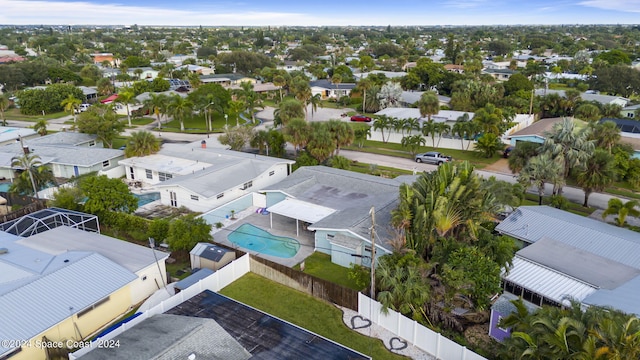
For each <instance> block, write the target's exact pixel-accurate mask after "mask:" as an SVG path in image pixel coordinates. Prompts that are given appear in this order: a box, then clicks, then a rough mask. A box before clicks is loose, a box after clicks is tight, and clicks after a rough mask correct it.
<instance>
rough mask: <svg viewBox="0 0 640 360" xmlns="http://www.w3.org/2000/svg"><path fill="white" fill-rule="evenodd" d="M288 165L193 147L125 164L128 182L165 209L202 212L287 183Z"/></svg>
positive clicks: (164, 151)
mask: <svg viewBox="0 0 640 360" xmlns="http://www.w3.org/2000/svg"><path fill="white" fill-rule="evenodd" d="M294 163H295V162H294V161H292V160H287V159H280V158H275V157H268V156H262V155H255V154H248V153H243V152H239V151H233V150H225V149H222V148H211V147H210V148H207V147H206V143H204V144H202V146H195V145H193V144H187V145H182V144H165V145H164V146H163V147H162V149H161V150H160V151H159V152H158V153H157V154H154V155H149V156H144V157H132V158H128V159H123V160H121V161H120V164H121V165H123V166H124V167H125V172H126V177H127V180H130V181H140V182H141V183H142V187H143V188H146V189H151V190H157V191H159V192H160V202H161V203H162V204H163V205H167V206H172V207H180V206H185V207H187V208H189V209H190V210H193V211H198V212H205V211H207V210H210V209H213V208H216V207H219V206H221V205H224V204H226V203H228V202H230V201H232V200H235V199H237V198H239V197H241V196H244V195H246V194H249V193H251V192H253V191H254V190H255V189H259V188H262V187H266V186H269V185H271V184H275V183H277V182H278V181H280V180H282V179H284V178H285V177H287V175H289V174H290V172H291V169H290V167H291V165H293V164H294Z"/></svg>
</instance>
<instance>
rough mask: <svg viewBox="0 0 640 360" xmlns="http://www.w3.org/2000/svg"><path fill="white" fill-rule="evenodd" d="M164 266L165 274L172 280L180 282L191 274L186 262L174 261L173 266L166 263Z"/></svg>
mask: <svg viewBox="0 0 640 360" xmlns="http://www.w3.org/2000/svg"><path fill="white" fill-rule="evenodd" d="M166 266H167V272H168V273H169V275H170V276H171V277H173V278H178V279H180V280H182V279H184V278H186V277H187V276H189V275H191V272H190V271H189V270H190V268H189V263H188V262H183V261H176V262H174V263H173V264H169V263H167V264H166ZM180 271H182V273H180V274H179V272H180Z"/></svg>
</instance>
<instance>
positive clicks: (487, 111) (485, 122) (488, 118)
mask: <svg viewBox="0 0 640 360" xmlns="http://www.w3.org/2000/svg"><path fill="white" fill-rule="evenodd" d="M504 120H505V116H504V115H503V113H502V110H501V109H499V108H497V107H496V106H495V105H493V104H491V103H489V104H487V105H485V106H484V107H483V108H480V109H478V111H476V114H475V116H474V117H473V121H474V122H475V123H477V124H478V125H480V128H481V129H482V132H483V133H485V134H487V133H491V134H495V135H498V136H500V134H502V132H503V131H504V130H505V127H506V124H505V122H504Z"/></svg>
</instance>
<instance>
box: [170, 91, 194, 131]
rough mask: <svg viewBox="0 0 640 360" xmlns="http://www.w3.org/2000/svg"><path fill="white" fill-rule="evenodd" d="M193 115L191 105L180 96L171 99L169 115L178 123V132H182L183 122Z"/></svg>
mask: <svg viewBox="0 0 640 360" xmlns="http://www.w3.org/2000/svg"><path fill="white" fill-rule="evenodd" d="M192 113H193V103H191V101H189V100H187V99H185V98H183V97H182V96H180V95H174V96H172V97H171V102H170V103H169V115H171V116H172V117H173V118H174V119H177V120H178V121H179V122H180V131H184V120H185V119H186V118H187V116H190V115H191V114H192Z"/></svg>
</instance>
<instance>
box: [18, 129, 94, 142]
mask: <svg viewBox="0 0 640 360" xmlns="http://www.w3.org/2000/svg"><path fill="white" fill-rule="evenodd" d="M96 139H97V136H95V135H90V134H84V133H79V132H74V131H61V132H57V133H53V134H48V135H45V136H40V137H36V138H32V139H29V140H25V144H26V145H30V146H31V145H74V146H78V145H82V144H86V143H88V142H90V141H95V140H96Z"/></svg>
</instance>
